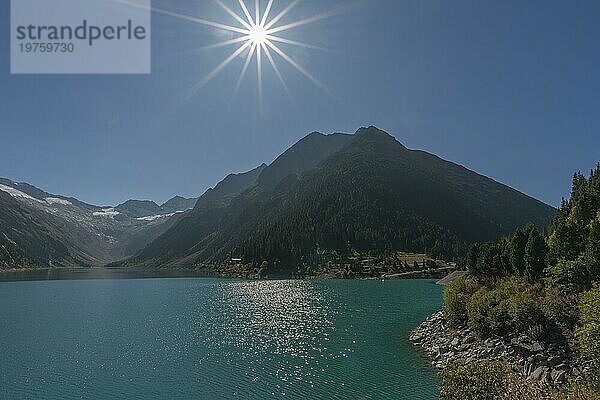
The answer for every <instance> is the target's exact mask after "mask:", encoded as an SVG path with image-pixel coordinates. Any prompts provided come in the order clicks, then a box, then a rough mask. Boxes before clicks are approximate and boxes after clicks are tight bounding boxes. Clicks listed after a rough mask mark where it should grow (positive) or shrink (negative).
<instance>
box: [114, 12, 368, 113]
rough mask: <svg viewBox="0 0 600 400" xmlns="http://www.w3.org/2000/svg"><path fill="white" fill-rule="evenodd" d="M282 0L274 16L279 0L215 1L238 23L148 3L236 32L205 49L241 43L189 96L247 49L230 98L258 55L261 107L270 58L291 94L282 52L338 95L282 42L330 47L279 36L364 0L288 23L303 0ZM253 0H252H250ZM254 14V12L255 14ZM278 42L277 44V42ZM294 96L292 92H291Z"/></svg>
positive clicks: (179, 16)
mask: <svg viewBox="0 0 600 400" xmlns="http://www.w3.org/2000/svg"><path fill="white" fill-rule="evenodd" d="M116 1H119V2H121V3H124V4H129V5H131V6H134V7H138V8H146V6H143V5H141V4H139V3H137V2H136V1H134V0H116ZM225 1H227V2H229V3H234V4H235V3H237V6H238V7H239V8H238V11H237V12H236V11H234V10H233V9H231V8H230V7H229V6H228V5H227V4H225ZM278 1H282V3H284V4H285V3H287V5H285V6H284V7H282V9H281V10H280V11H279V12H278V13H277V14H276V15H275V16H274V17H271V16H270V14H271V11H273V9H275V8H276V6H275V4H274V3H275V2H276V0H254V7H253V10H252V11H253V13H251V12H250V10H249V9H248V7H247V6H246V1H245V0H237V1H236V0H215V2H216V3H217V4H218V5H219V6H220V7H221V8H222V9H223V10H225V11H226V12H227V14H229V16H231V17H232V18H233V19H234V20H235V21H236V22H237V23H238V26H233V25H228V24H223V23H219V22H214V21H209V20H206V19H203V18H198V17H195V16H191V15H186V14H180V13H177V12H174V11H169V10H164V9H159V8H155V7H148V9H150V10H151V11H152V12H154V13H158V14H163V15H166V16H169V17H174V18H178V19H181V20H184V21H187V22H191V23H195V24H200V25H205V26H209V27H212V28H215V29H218V30H222V31H228V32H229V33H230V34H232V35H234V36H237V37H234V38H232V39H230V40H226V41H224V42H220V43H216V44H213V45H210V46H205V47H204V48H203V49H214V48H219V47H225V46H230V45H237V46H239V47H238V48H237V49H236V50H235V51H234V52H233V53H231V54H230V55H229V56H228V57H227V58H226V59H225V60H224V61H223V62H222V63H221V64H219V65H218V66H217V67H215V68H214V69H213V70H212V71H210V72H209V73H208V74H207V75H206V76H204V77H203V78H202V79H201V80H200V81H199V82H197V83H196V84H195V85H193V86H192V87H191V88H190V90H189V92H188V94H187V96H186V99H187V98H189V97H191V96H192V95H193V94H194V93H196V92H197V91H198V90H200V89H201V88H202V87H204V86H205V85H206V84H207V83H208V82H209V81H211V80H212V79H213V78H214V77H216V76H217V75H218V74H219V73H220V72H221V71H222V70H223V69H225V67H227V66H228V65H229V64H230V63H232V62H233V61H234V60H236V59H238V57H239V56H241V55H242V54H244V53H245V62H244V64H243V67H242V70H241V72H240V76H239V78H238V81H237V83H236V86H235V89H234V91H233V95H232V97H231V100H233V98H234V97H235V96H236V94H237V92H238V90H239V88H240V84H241V83H242V80H243V79H244V76H245V75H246V72H247V70H248V67H249V65H250V63H251V61H252V60H253V59H256V71H257V78H258V82H257V83H258V97H259V99H258V100H259V101H258V104H259V109H262V103H263V89H262V84H263V82H262V81H263V64H264V63H265V62H266V61H268V62H269V64H270V65H271V68H272V70H273V71H274V72H275V75H276V76H277V78H278V80H279V81H280V82H281V85H282V86H283V88H284V89H285V91H286V93H287V94H288V96H290V93H289V90H288V87H287V85H286V83H285V81H284V79H283V75H282V74H281V72H280V70H279V67H278V66H277V62H276V59H275V57H274V56H275V55H277V56H279V57H280V58H281V59H283V60H284V61H285V62H287V63H288V64H289V65H291V66H292V67H293V68H294V69H296V70H297V71H298V72H300V73H301V74H302V75H304V76H305V77H306V78H308V79H309V80H310V81H312V82H313V83H314V84H315V85H317V86H318V87H319V88H320V89H321V90H323V91H324V92H326V93H327V94H329V95H330V96H332V97H334V98H336V99H337V96H335V95H334V94H333V93H332V92H331V91H330V90H329V89H328V88H327V87H326V86H325V85H324V84H323V83H321V82H320V81H318V80H317V79H316V78H315V77H314V76H313V75H312V74H311V73H310V72H308V71H307V70H306V69H305V68H304V67H302V66H301V65H300V64H298V63H297V62H296V61H294V60H293V59H292V58H291V57H290V56H288V55H287V54H286V53H285V51H284V50H283V49H282V48H280V47H279V46H281V45H282V44H283V45H292V46H300V47H304V48H307V49H317V50H325V51H330V50H328V49H324V48H322V47H318V46H314V45H311V44H307V43H303V42H299V41H296V40H291V39H289V38H284V37H282V36H280V34H281V33H284V32H286V33H287V31H290V30H293V29H295V28H298V27H301V26H304V25H307V24H311V23H314V22H316V21H320V20H323V19H326V18H330V17H333V16H335V15H338V14H341V13H344V12H346V11H348V10H351V9H353V8H357V7H360V6H361V5H362V4H363V3H364V0H355V1H351V0H342V4H343V5H341V6H339V7H338V8H336V9H333V10H331V11H329V12H325V13H323V14H318V15H314V16H312V17H309V18H306V19H302V20H296V21H295V22H289V23H286V24H279V22H280V21H281V20H282V19H284V17H286V16H287V15H288V14H289V12H290V11H291V10H292V9H293V8H294V7H295V6H296V5H297V4H298V3H300V1H301V0H278ZM251 2H252V1H251ZM261 3H262V4H263V5H264V3H267V4H266V7H265V8H264V9H263V8H262V7H261ZM253 14H254V15H253ZM276 43H277V44H276ZM290 98H291V96H290Z"/></svg>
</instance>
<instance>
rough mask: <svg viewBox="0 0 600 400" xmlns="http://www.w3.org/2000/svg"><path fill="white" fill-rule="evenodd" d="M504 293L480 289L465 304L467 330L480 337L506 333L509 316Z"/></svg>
mask: <svg viewBox="0 0 600 400" xmlns="http://www.w3.org/2000/svg"><path fill="white" fill-rule="evenodd" d="M504 295H505V293H504V292H502V291H498V290H489V289H487V288H481V289H479V290H478V291H477V292H475V293H474V294H473V295H472V296H471V298H470V299H469V300H468V302H467V317H468V325H469V328H471V329H472V330H473V332H475V333H476V334H477V335H479V336H480V337H487V336H489V335H492V334H495V335H502V334H504V333H506V332H507V331H508V327H509V321H510V318H509V315H508V303H507V301H506V300H507V299H506V298H505V296H504Z"/></svg>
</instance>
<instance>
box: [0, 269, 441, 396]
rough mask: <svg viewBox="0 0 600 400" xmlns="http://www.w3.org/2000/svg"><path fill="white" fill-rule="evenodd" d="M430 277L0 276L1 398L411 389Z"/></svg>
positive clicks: (422, 386) (423, 373)
mask: <svg viewBox="0 0 600 400" xmlns="http://www.w3.org/2000/svg"><path fill="white" fill-rule="evenodd" d="M441 290H442V289H441V288H440V287H439V286H437V285H435V284H434V283H433V281H430V280H400V281H383V282H382V281H375V280H373V281H358V280H347V281H346V280H344V281H342V280H332V281H321V280H307V281H301V280H294V281H239V280H225V279H212V278H170V279H118V280H111V279H98V280H53V281H21V282H0V321H1V322H0V323H1V327H2V328H1V330H0V398H1V399H61V400H64V399H215V400H216V399H236V400H237V399H240V400H247V399H248V400H249V399H253V400H254V399H357V400H359V399H360V400H378V399H386V400H388V399H415V400H417V399H418V400H433V399H436V398H437V390H438V381H437V378H436V375H435V371H434V370H433V369H432V368H431V366H430V365H429V363H428V362H427V360H426V359H425V358H424V356H423V355H422V354H421V353H420V352H419V350H418V349H416V348H415V347H413V346H412V345H411V344H410V343H409V341H408V339H407V337H408V334H409V331H410V330H411V329H413V328H414V327H415V326H417V325H418V324H419V323H420V322H421V321H423V320H424V319H425V318H426V317H427V316H428V315H429V314H431V313H433V312H434V311H435V310H437V309H438V308H439V307H440V305H441Z"/></svg>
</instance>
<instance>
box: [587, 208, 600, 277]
mask: <svg viewBox="0 0 600 400" xmlns="http://www.w3.org/2000/svg"><path fill="white" fill-rule="evenodd" d="M585 261H586V264H587V268H588V272H589V275H590V277H591V279H592V281H599V280H600V221H598V220H597V219H596V220H594V221H593V222H592V224H591V227H590V235H589V237H588V241H587V245H586V249H585Z"/></svg>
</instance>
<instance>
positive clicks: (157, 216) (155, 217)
mask: <svg viewBox="0 0 600 400" xmlns="http://www.w3.org/2000/svg"><path fill="white" fill-rule="evenodd" d="M182 212H185V211H177V212H172V213H169V214H159V215H149V216H147V217H141V218H136V220H138V221H156V220H157V219H160V218H170V217H172V216H173V215H176V214H181V213H182Z"/></svg>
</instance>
